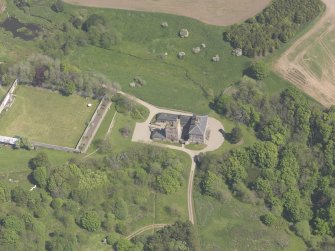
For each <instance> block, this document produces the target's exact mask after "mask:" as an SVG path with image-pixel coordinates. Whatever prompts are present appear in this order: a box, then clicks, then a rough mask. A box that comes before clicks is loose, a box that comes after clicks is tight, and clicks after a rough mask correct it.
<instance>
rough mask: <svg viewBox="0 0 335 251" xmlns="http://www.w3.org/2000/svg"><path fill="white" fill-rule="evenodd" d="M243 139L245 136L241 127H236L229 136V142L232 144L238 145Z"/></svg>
mask: <svg viewBox="0 0 335 251" xmlns="http://www.w3.org/2000/svg"><path fill="white" fill-rule="evenodd" d="M242 137H243V135H242V130H241V128H240V127H234V128H233V130H232V131H231V133H230V134H229V141H230V142H231V143H232V144H236V143H238V142H240V140H241V139H242Z"/></svg>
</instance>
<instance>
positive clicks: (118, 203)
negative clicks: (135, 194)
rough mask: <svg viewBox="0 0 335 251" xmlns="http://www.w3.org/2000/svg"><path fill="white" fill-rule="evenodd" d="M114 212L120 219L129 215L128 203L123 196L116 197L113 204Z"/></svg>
mask: <svg viewBox="0 0 335 251" xmlns="http://www.w3.org/2000/svg"><path fill="white" fill-rule="evenodd" d="M113 213H114V215H115V217H116V218H118V219H119V220H124V219H126V218H127V216H128V206H127V203H126V202H125V201H124V200H123V199H122V198H116V200H115V202H114V205H113Z"/></svg>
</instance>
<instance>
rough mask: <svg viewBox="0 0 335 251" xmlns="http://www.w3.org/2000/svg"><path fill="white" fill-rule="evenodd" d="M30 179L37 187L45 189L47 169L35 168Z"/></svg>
mask: <svg viewBox="0 0 335 251" xmlns="http://www.w3.org/2000/svg"><path fill="white" fill-rule="evenodd" d="M32 177H33V179H34V181H35V183H36V185H37V186H39V187H41V188H45V187H46V185H47V179H48V173H47V169H46V168H45V167H44V166H39V167H37V168H36V169H35V170H34V171H33V173H32Z"/></svg>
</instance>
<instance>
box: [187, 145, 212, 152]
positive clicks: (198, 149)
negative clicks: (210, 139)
mask: <svg viewBox="0 0 335 251" xmlns="http://www.w3.org/2000/svg"><path fill="white" fill-rule="evenodd" d="M206 146H207V145H205V144H188V145H186V146H185V148H187V149H190V150H196V151H200V150H202V149H204V148H206Z"/></svg>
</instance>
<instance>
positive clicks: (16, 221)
mask: <svg viewBox="0 0 335 251" xmlns="http://www.w3.org/2000/svg"><path fill="white" fill-rule="evenodd" d="M1 225H3V226H4V227H5V228H6V229H12V230H14V231H15V232H16V233H21V232H22V231H23V230H24V228H25V226H24V222H23V221H22V219H20V218H18V217H17V216H14V215H9V216H6V217H5V218H4V219H3V221H2V224H1Z"/></svg>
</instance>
